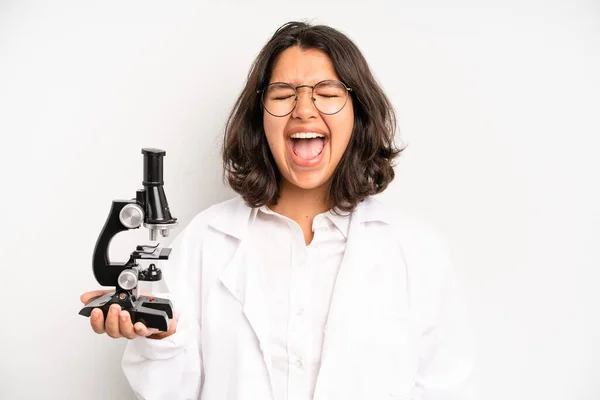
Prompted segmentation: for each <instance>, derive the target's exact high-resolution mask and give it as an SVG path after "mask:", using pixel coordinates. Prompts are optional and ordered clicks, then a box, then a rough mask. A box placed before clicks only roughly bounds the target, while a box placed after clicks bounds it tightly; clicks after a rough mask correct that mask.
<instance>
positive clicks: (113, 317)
mask: <svg viewBox="0 0 600 400" xmlns="http://www.w3.org/2000/svg"><path fill="white" fill-rule="evenodd" d="M111 292H113V290H93V291H91V292H86V293H83V294H82V295H81V297H80V300H81V302H82V303H83V304H87V303H89V302H90V301H91V300H93V299H94V298H96V297H99V296H103V295H105V294H107V293H111ZM90 325H91V326H92V329H93V330H94V332H96V333H97V334H103V333H106V334H107V335H108V336H110V337H112V338H115V339H116V338H120V337H124V338H127V339H135V338H136V337H138V336H143V337H147V338H150V339H164V338H166V337H168V336H171V335H172V334H174V333H175V331H176V329H177V319H176V318H173V319H172V320H171V323H170V324H169V331H168V332H160V331H159V330H158V329H153V328H148V327H146V325H144V324H142V323H141V322H136V323H135V324H132V321H131V317H130V315H129V313H128V312H127V311H123V310H121V307H120V306H119V305H118V304H113V305H111V306H110V309H109V311H108V315H107V316H106V321H104V315H103V313H102V310H100V309H99V308H94V309H93V310H92V315H90Z"/></svg>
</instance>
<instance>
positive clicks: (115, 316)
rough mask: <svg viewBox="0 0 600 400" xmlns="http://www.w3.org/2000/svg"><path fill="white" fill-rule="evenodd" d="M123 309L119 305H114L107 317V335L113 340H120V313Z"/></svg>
mask: <svg viewBox="0 0 600 400" xmlns="http://www.w3.org/2000/svg"><path fill="white" fill-rule="evenodd" d="M120 311H121V307H120V306H119V305H118V304H113V305H111V306H110V308H109V309H108V316H107V317H106V334H107V335H108V336H110V337H111V338H115V339H117V338H120V337H121V331H120V330H119V312H120Z"/></svg>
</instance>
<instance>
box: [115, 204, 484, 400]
mask: <svg viewBox="0 0 600 400" xmlns="http://www.w3.org/2000/svg"><path fill="white" fill-rule="evenodd" d="M255 212H256V210H255V209H251V208H249V207H247V206H246V205H245V204H244V202H243V200H242V199H241V197H236V198H234V199H232V200H229V201H227V202H223V203H220V204H217V205H215V206H213V207H211V208H209V209H207V210H205V211H203V212H202V213H200V214H199V215H198V216H197V217H196V218H194V219H193V220H192V222H191V223H190V224H189V225H188V226H187V227H186V229H185V230H184V231H183V232H182V233H181V234H180V235H178V237H177V238H176V240H175V241H174V242H173V244H172V247H173V252H172V259H171V260H170V261H168V262H166V263H165V265H163V268H162V270H163V281H162V282H163V283H164V284H165V287H166V291H167V292H169V293H170V294H171V298H172V301H173V303H174V307H175V309H176V310H177V313H178V315H179V322H178V325H177V332H176V333H175V334H174V335H172V336H170V337H168V338H165V339H163V340H152V339H146V338H137V339H134V340H132V341H130V342H129V343H128V345H127V348H126V350H125V354H124V357H123V361H122V367H123V371H124V372H125V375H126V376H127V379H128V380H129V383H130V385H131V387H132V389H133V390H134V391H135V393H136V394H137V395H138V397H139V398H140V399H146V400H159V399H160V400H163V399H164V400H178V399H202V400H249V399H250V400H254V399H256V400H277V399H274V398H273V395H272V390H271V381H270V375H271V360H270V351H271V349H270V348H269V318H268V315H267V310H268V306H267V304H265V301H266V300H265V294H264V293H265V292H264V288H262V287H261V281H260V279H259V277H258V276H257V271H258V268H257V263H256V261H255V260H254V259H253V258H252V251H251V250H252V249H249V248H248V247H249V240H245V239H246V235H247V233H248V229H247V228H248V224H249V221H251V219H252V218H253V213H255ZM469 333H470V332H469V327H468V318H467V313H466V311H465V307H464V303H463V301H462V295H461V293H460V291H459V288H458V285H457V282H456V279H455V275H454V273H453V270H452V269H451V267H450V265H449V263H448V259H447V257H446V256H445V255H444V252H443V251H442V250H441V248H440V246H439V245H438V242H437V241H436V240H435V239H434V237H433V236H431V235H430V234H429V233H428V232H427V231H426V230H424V229H422V228H420V227H419V226H418V225H417V224H414V223H412V222H409V221H408V219H405V218H402V217H400V216H398V215H396V214H395V213H392V212H391V211H390V209H388V208H387V207H385V206H384V205H383V204H381V203H380V202H379V201H377V200H375V199H372V198H369V199H367V200H365V201H364V202H362V203H361V204H360V205H359V206H358V208H357V210H356V211H355V212H354V214H353V215H352V217H351V222H350V229H349V235H348V242H347V246H346V254H345V257H344V260H343V262H342V266H341V268H340V272H339V275H338V278H337V281H336V284H335V288H334V293H333V298H332V303H331V307H330V311H329V316H328V320H327V325H326V328H325V334H324V343H323V350H322V356H321V368H320V371H319V374H318V378H317V382H316V387H315V394H314V399H315V400H337V399H339V400H351V399H357V400H358V399H364V400H379V399H414V400H459V399H460V400H463V399H473V398H474V395H473V393H472V387H471V381H470V377H471V371H472V362H473V358H472V351H471V348H472V346H471V344H472V343H471V338H470V334H469Z"/></svg>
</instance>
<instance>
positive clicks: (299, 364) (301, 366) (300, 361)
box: [296, 358, 304, 369]
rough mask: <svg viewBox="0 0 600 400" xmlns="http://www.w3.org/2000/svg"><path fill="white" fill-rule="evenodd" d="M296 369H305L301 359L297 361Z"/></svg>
mask: <svg viewBox="0 0 600 400" xmlns="http://www.w3.org/2000/svg"><path fill="white" fill-rule="evenodd" d="M296 367H298V369H302V368H303V367H304V364H303V363H302V359H301V358H298V359H296Z"/></svg>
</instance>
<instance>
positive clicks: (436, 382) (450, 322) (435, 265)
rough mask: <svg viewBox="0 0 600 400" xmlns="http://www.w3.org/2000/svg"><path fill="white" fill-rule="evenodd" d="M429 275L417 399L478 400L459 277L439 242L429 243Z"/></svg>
mask: <svg viewBox="0 0 600 400" xmlns="http://www.w3.org/2000/svg"><path fill="white" fill-rule="evenodd" d="M426 242H427V243H428V248H427V250H426V254H425V256H424V257H423V259H424V260H426V262H427V264H428V267H429V268H423V271H426V272H427V274H428V275H429V276H428V278H426V279H424V280H426V281H427V284H426V285H424V286H425V290H423V291H422V292H421V294H422V296H423V297H422V298H421V300H422V304H423V308H422V312H423V316H424V320H423V321H424V324H423V325H422V330H421V332H420V333H421V346H420V357H419V367H418V375H417V380H416V386H415V396H414V399H415V400H475V399H476V394H475V387H474V383H473V379H472V372H473V363H474V348H475V347H474V344H473V337H472V334H471V327H470V322H469V316H468V311H467V308H466V303H465V299H464V296H463V292H462V290H461V286H460V284H459V281H458V279H457V274H456V273H455V270H454V269H453V267H452V265H451V263H450V261H449V257H448V256H447V254H446V252H445V251H444V250H443V248H442V246H440V245H439V244H440V241H439V240H437V239H432V240H426Z"/></svg>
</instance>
